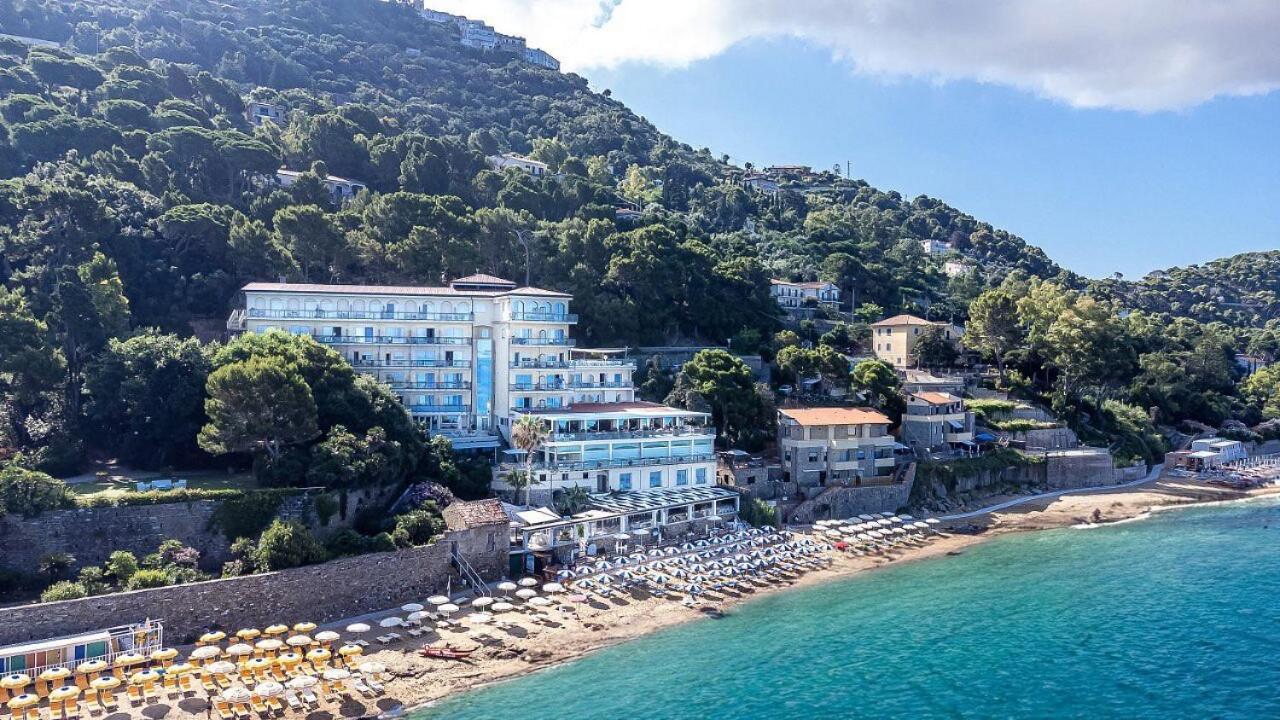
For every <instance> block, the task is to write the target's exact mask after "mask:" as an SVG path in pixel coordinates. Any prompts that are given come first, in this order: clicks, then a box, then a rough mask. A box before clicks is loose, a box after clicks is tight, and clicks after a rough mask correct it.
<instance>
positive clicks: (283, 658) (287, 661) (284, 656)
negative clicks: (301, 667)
mask: <svg viewBox="0 0 1280 720" xmlns="http://www.w3.org/2000/svg"><path fill="white" fill-rule="evenodd" d="M300 662H302V656H301V655H299V654H298V653H296V652H293V651H292V650H291V651H289V652H282V653H280V655H278V656H277V657H276V663H278V664H280V665H285V666H288V665H295V664H297V663H300Z"/></svg>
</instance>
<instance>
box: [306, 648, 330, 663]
mask: <svg viewBox="0 0 1280 720" xmlns="http://www.w3.org/2000/svg"><path fill="white" fill-rule="evenodd" d="M331 657H333V653H331V652H329V651H328V650H325V649H324V648H316V649H315V650H312V651H311V652H309V653H307V659H308V660H310V661H311V662H313V663H316V662H326V661H327V660H328V659H329V658H331Z"/></svg>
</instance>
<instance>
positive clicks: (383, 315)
mask: <svg viewBox="0 0 1280 720" xmlns="http://www.w3.org/2000/svg"><path fill="white" fill-rule="evenodd" d="M247 313H248V315H249V317H251V318H261V319H264V320H435V321H439V322H471V321H472V320H474V319H475V314H474V313H469V312H465V313H438V312H382V311H376V310H375V311H373V312H355V311H348V310H342V311H337V310H259V309H255V308H250V309H249V310H248V311H247Z"/></svg>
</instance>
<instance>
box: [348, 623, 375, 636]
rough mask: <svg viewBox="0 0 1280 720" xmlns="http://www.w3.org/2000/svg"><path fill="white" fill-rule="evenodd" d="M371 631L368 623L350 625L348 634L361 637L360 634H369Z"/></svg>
mask: <svg viewBox="0 0 1280 720" xmlns="http://www.w3.org/2000/svg"><path fill="white" fill-rule="evenodd" d="M369 629H370V628H369V624H368V623H351V624H350V625H348V626H347V632H349V633H352V634H355V635H359V634H360V633H367V632H369Z"/></svg>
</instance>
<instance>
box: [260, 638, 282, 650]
mask: <svg viewBox="0 0 1280 720" xmlns="http://www.w3.org/2000/svg"><path fill="white" fill-rule="evenodd" d="M253 646H254V647H255V648H257V649H259V650H262V651H263V652H275V651H277V650H279V649H280V648H282V647H284V643H282V642H280V638H267V639H266V640H259V641H258V642H256V643H254V644H253Z"/></svg>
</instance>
